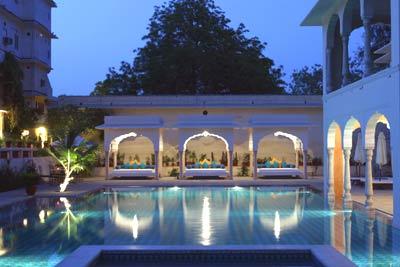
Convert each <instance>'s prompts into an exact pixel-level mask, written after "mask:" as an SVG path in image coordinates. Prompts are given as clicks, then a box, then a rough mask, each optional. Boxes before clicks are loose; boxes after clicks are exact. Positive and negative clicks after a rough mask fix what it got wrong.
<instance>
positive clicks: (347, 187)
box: [343, 148, 352, 203]
mask: <svg viewBox="0 0 400 267" xmlns="http://www.w3.org/2000/svg"><path fill="white" fill-rule="evenodd" d="M350 155H351V149H350V148H345V149H344V195H343V201H344V202H345V203H351V201H352V200H351V175H350Z"/></svg>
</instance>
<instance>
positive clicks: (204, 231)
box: [201, 197, 211, 246]
mask: <svg viewBox="0 0 400 267" xmlns="http://www.w3.org/2000/svg"><path fill="white" fill-rule="evenodd" d="M210 236H211V230H210V202H209V199H208V197H204V199H203V211H202V213H201V238H202V239H203V240H202V241H201V244H203V245H204V246H209V245H210Z"/></svg>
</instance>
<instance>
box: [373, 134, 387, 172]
mask: <svg viewBox="0 0 400 267" xmlns="http://www.w3.org/2000/svg"><path fill="white" fill-rule="evenodd" d="M375 163H376V164H378V165H379V170H381V169H382V166H383V165H386V164H387V150H386V138H385V135H384V134H383V133H382V132H381V133H379V135H378V142H377V144H376V158H375ZM381 176H382V175H381Z"/></svg>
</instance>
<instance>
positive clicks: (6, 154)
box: [0, 147, 38, 160]
mask: <svg viewBox="0 0 400 267" xmlns="http://www.w3.org/2000/svg"><path fill="white" fill-rule="evenodd" d="M37 151H38V149H36V148H33V147H31V148H29V147H5V148H0V159H7V160H11V159H18V158H33V157H35V154H36V152H37Z"/></svg>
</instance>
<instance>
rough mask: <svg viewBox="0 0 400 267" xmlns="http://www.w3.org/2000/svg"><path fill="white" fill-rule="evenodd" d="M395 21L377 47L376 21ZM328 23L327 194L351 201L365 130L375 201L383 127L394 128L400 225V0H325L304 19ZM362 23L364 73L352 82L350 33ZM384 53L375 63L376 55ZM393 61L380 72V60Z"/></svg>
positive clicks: (369, 198) (368, 190)
mask: <svg viewBox="0 0 400 267" xmlns="http://www.w3.org/2000/svg"><path fill="white" fill-rule="evenodd" d="M375 23H385V24H389V25H391V36H392V39H391V43H390V44H388V45H386V46H385V47H383V48H381V49H379V51H372V50H371V26H372V25H373V24H375ZM302 25H304V26H322V28H323V35H322V38H323V53H324V64H323V66H324V96H323V103H324V147H325V149H324V151H325V152H324V159H325V162H326V163H327V164H325V170H324V171H325V194H326V196H327V198H328V199H329V200H330V201H331V202H332V201H334V200H336V201H338V200H339V201H341V198H342V197H343V198H344V201H345V202H348V201H350V200H351V193H350V190H351V183H350V178H351V177H350V157H351V155H352V149H353V151H354V146H356V145H357V144H356V143H355V142H354V140H355V138H353V135H354V132H355V131H361V142H360V143H362V144H360V145H361V148H362V149H363V150H364V155H365V157H364V158H365V161H366V174H365V180H366V187H365V195H366V201H365V205H366V207H367V208H371V207H372V206H373V183H376V182H377V181H376V180H374V179H373V178H374V177H373V176H374V172H373V168H374V165H376V161H375V160H374V159H375V158H376V157H375V156H374V155H375V154H376V152H377V142H376V140H377V135H378V130H377V129H382V128H385V129H386V130H387V131H390V136H386V137H387V138H388V139H389V140H390V144H391V145H390V147H388V150H389V152H390V154H391V162H393V164H391V167H392V173H393V177H394V179H393V205H394V207H393V210H394V219H393V224H394V225H395V226H397V227H400V180H399V177H400V164H399V160H400V154H399V153H400V132H399V131H400V129H399V127H400V105H399V101H400V69H399V63H400V3H399V0H379V1H375V0H319V1H318V2H317V4H316V5H315V7H314V8H313V9H312V11H311V12H310V14H309V15H308V16H307V17H306V19H305V20H304V22H303V23H302ZM360 27H361V28H362V29H363V30H364V32H365V34H364V77H363V78H362V79H361V80H358V81H356V82H353V83H350V82H349V79H348V78H349V49H348V44H349V37H350V36H351V33H352V32H353V31H354V30H355V29H357V28H360ZM377 53H378V54H380V55H382V56H381V57H380V58H378V59H376V60H375V62H374V59H373V58H374V56H375V55H374V54H377ZM380 63H389V65H390V66H389V67H388V68H386V69H384V70H381V71H378V72H375V71H374V64H380Z"/></svg>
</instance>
